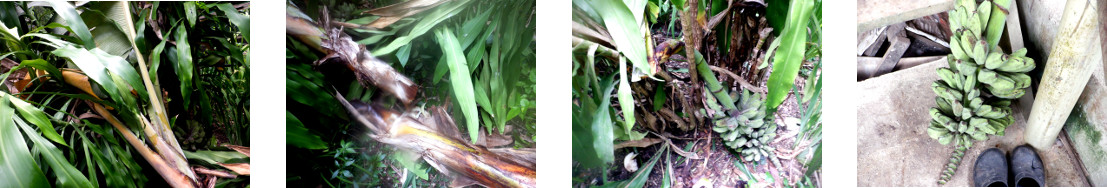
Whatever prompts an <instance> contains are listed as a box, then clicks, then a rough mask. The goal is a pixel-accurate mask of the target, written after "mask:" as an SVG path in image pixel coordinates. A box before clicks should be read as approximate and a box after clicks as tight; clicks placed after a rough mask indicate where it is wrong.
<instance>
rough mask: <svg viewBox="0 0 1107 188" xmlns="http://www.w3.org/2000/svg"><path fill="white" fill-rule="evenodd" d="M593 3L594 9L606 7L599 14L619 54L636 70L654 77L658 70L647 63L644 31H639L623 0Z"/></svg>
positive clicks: (605, 0)
mask: <svg viewBox="0 0 1107 188" xmlns="http://www.w3.org/2000/svg"><path fill="white" fill-rule="evenodd" d="M592 3H594V6H593V7H606V9H605V10H603V11H597V12H599V14H600V17H601V18H603V21H604V25H605V26H606V27H607V30H608V32H609V33H610V34H611V38H612V39H613V40H614V42H615V47H616V48H617V49H618V50H619V52H621V53H623V56H626V57H627V59H630V62H631V63H632V64H633V65H634V68H635V69H638V70H641V71H642V72H644V73H646V75H653V74H654V71H656V70H653V67H652V66H650V63H649V62H648V61H646V55H647V53H648V52H646V41H645V39H644V38H643V33H642V31H641V30H639V28H640V27H639V25H638V24H637V23H638V22H637V21H635V17H634V14H633V13H631V10H629V9H628V8H626V7H627V5H626V4H623V1H621V0H599V1H594V2H592Z"/></svg>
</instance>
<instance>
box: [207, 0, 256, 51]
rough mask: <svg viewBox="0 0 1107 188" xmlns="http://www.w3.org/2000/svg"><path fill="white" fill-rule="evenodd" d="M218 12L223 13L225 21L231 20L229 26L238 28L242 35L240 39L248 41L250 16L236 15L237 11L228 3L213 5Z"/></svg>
mask: <svg viewBox="0 0 1107 188" xmlns="http://www.w3.org/2000/svg"><path fill="white" fill-rule="evenodd" d="M215 7H218V8H219V10H222V11H223V14H226V15H227V19H230V20H231V24H234V25H235V26H238V31H239V32H241V33H242V36H243V37H242V38H243V39H246V41H247V42H249V41H250V16H247V15H244V14H242V13H238V10H237V9H234V6H232V5H231V4H230V3H220V4H217V5H215Z"/></svg>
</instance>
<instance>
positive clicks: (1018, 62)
mask: <svg viewBox="0 0 1107 188" xmlns="http://www.w3.org/2000/svg"><path fill="white" fill-rule="evenodd" d="M993 2H994V4H993ZM1009 4H1010V0H986V1H984V2H982V3H980V4H979V5H978V4H976V1H974V0H958V1H957V5H956V7H955V8H954V9H953V10H951V11H950V12H949V20H950V28H952V29H953V30H954V34H953V36H952V38H951V39H950V50H951V51H952V54H950V55H949V57H948V58H947V60H948V61H949V68H938V69H937V71H936V72H937V73H938V76H939V77H940V78H941V79H940V80H937V81H934V83H933V84H931V87H932V89H933V90H934V93H935V94H936V95H937V97H935V101H936V103H937V107H934V108H931V109H930V116H931V118H932V120H931V121H930V127H929V128H927V134H928V135H929V136H930V137H931V138H933V139H936V140H938V142H939V143H941V144H943V145H946V144H950V143H954V145H955V146H956V147H957V149H956V150H955V151H954V153H953V155H952V156H951V157H950V162H949V163H948V164H947V165H946V166H945V170H943V171H942V173H941V176H940V177H939V180H938V184H945V183H946V182H948V181H949V179H950V178H952V176H953V175H954V173H956V170H957V166H958V165H960V161H961V157H963V156H964V151H965V150H967V149H968V147H971V146H972V141H973V140H986V139H988V136H989V135H1001V136H1002V135H1003V134H1004V130H1005V129H1006V128H1007V126H1009V125H1010V124H1011V123H1012V122H1014V117H1013V116H1011V108H1010V105H1011V100H1012V99H1017V98H1019V97H1022V95H1024V94H1026V88H1027V87H1030V84H1031V81H1030V76H1028V75H1027V74H1026V73H1027V72H1029V71H1031V70H1034V68H1035V64H1034V60H1033V59H1030V58H1028V57H1026V49H1019V50H1016V51H1015V52H1014V53H1011V54H1004V53H1003V52H1002V51H1001V50H1000V49H999V48H998V47H997V46H998V41H999V37H998V36H999V34H1001V33H1002V30H1003V27H1004V25H1003V24H1004V23H1005V22H1004V21H1005V19H1006V15H1007V9H1006V8H1007V6H1008V5H1009ZM985 36H987V38H985Z"/></svg>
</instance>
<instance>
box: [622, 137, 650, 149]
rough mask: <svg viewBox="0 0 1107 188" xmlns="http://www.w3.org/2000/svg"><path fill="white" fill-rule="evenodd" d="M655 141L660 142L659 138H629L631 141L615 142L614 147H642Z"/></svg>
mask: <svg viewBox="0 0 1107 188" xmlns="http://www.w3.org/2000/svg"><path fill="white" fill-rule="evenodd" d="M657 143H661V139H658V138H642V139H639V140H631V141H626V142H623V143H618V144H615V149H620V148H625V147H635V148H644V147H649V146H652V145H654V144H657Z"/></svg>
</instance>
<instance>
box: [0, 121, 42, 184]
mask: <svg viewBox="0 0 1107 188" xmlns="http://www.w3.org/2000/svg"><path fill="white" fill-rule="evenodd" d="M14 115H15V111H14V110H13V109H12V107H11V106H10V105H9V104H8V100H0V182H4V184H6V186H12V187H50V184H49V183H48V182H47V180H46V176H45V175H43V174H42V171H41V170H39V167H38V163H35V161H34V158H33V157H31V152H30V151H28V149H27V141H24V140H23V134H21V133H20V131H19V128H16V125H15V121H13V120H12V116H14Z"/></svg>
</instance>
